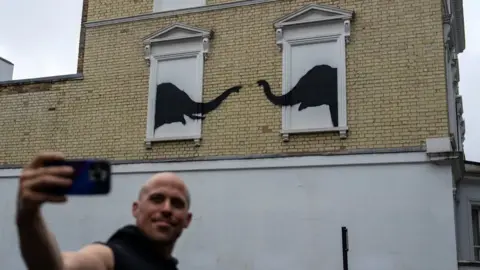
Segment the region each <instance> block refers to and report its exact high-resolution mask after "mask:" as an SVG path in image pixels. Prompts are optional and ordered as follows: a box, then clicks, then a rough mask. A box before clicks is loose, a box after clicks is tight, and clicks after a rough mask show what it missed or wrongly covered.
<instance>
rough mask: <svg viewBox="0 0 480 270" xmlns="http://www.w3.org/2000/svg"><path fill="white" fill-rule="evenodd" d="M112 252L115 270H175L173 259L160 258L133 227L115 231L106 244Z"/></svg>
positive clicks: (151, 245)
mask: <svg viewBox="0 0 480 270" xmlns="http://www.w3.org/2000/svg"><path fill="white" fill-rule="evenodd" d="M98 243H100V244H103V245H106V246H108V247H109V248H110V249H112V251H113V257H114V268H113V269H115V270H177V264H178V261H177V260H176V259H175V258H173V257H172V258H169V259H167V258H161V257H159V256H158V255H156V254H155V253H154V248H153V243H152V241H151V240H150V239H148V238H147V237H146V236H145V235H144V234H143V233H142V232H141V231H140V229H138V228H137V227H136V226H134V225H127V226H125V227H123V228H120V229H119V230H117V231H116V232H115V233H114V234H113V235H112V236H111V237H110V238H109V239H108V241H107V242H106V243H103V242H98Z"/></svg>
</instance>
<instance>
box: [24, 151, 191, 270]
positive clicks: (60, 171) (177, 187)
mask: <svg viewBox="0 0 480 270" xmlns="http://www.w3.org/2000/svg"><path fill="white" fill-rule="evenodd" d="M63 159H64V155H63V154H61V153H42V154H40V155H38V156H36V157H35V158H34V159H33V160H32V162H30V164H28V165H27V166H26V167H25V168H24V170H23V171H22V173H21V175H20V184H19V190H18V197H17V212H16V222H17V229H18V236H19V242H20V250H21V253H22V258H23V260H24V262H25V264H26V265H27V267H28V269H29V270H36V269H39V270H40V269H41V270H45V269H51V270H130V269H132V270H133V269H135V270H150V269H152V270H154V269H155V270H160V269H165V270H175V269H177V260H176V259H175V258H174V257H173V256H172V251H173V248H174V246H175V242H176V241H177V239H178V238H179V237H180V236H181V234H182V232H183V230H184V229H186V228H187V227H188V225H189V224H190V221H191V219H192V214H191V213H190V212H189V207H190V195H189V191H188V189H187V186H186V185H185V183H184V182H183V181H182V179H180V178H179V177H178V176H177V175H175V174H173V173H159V174H155V175H153V176H152V177H151V178H150V179H148V181H147V182H146V183H145V184H144V185H143V186H142V187H141V189H140V192H139V194H138V198H137V200H136V201H134V202H133V204H132V215H133V217H134V218H135V220H136V224H135V225H127V226H124V227H122V228H120V229H118V230H117V231H116V232H115V233H114V234H113V235H112V236H111V237H110V238H109V239H108V240H107V241H106V242H97V243H92V244H89V245H86V246H84V247H83V248H81V249H80V250H78V251H75V252H61V251H60V250H59V248H58V245H57V243H56V241H55V238H54V236H53V234H52V233H50V231H49V230H48V229H47V227H46V225H45V222H44V220H43V217H42V214H41V211H40V208H41V206H42V205H43V204H44V203H64V202H66V201H67V198H66V197H65V196H54V195H50V194H47V193H42V191H41V190H42V188H43V187H47V186H48V187H54V186H69V185H70V184H71V179H70V178H69V177H70V176H71V174H72V172H73V170H72V168H70V167H66V166H62V167H42V164H43V163H44V162H45V161H47V160H63ZM105 218H106V219H107V218H108V213H105Z"/></svg>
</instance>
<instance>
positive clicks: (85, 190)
mask: <svg viewBox="0 0 480 270" xmlns="http://www.w3.org/2000/svg"><path fill="white" fill-rule="evenodd" d="M65 165H66V166H71V167H72V168H73V170H74V173H73V175H72V185H71V186H70V187H69V188H54V189H49V191H48V192H51V193H53V194H56V195H105V194H108V193H110V188H111V165H110V163H109V162H108V161H105V160H64V161H48V162H45V164H44V166H46V167H48V166H65Z"/></svg>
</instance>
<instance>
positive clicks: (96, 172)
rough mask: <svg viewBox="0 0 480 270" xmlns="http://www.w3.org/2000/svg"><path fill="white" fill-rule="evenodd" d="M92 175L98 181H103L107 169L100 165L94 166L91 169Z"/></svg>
mask: <svg viewBox="0 0 480 270" xmlns="http://www.w3.org/2000/svg"><path fill="white" fill-rule="evenodd" d="M90 176H91V178H92V180H93V181H95V182H98V181H103V180H105V179H104V178H105V171H104V170H103V169H102V168H101V167H99V166H95V165H94V166H93V167H92V168H91V169H90Z"/></svg>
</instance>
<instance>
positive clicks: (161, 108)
mask: <svg viewBox="0 0 480 270" xmlns="http://www.w3.org/2000/svg"><path fill="white" fill-rule="evenodd" d="M241 88H242V86H241V85H237V86H234V87H232V88H230V89H227V90H226V91H224V92H223V93H222V94H220V96H218V97H217V98H215V99H214V100H212V101H210V102H207V103H201V102H195V101H193V100H192V99H191V98H190V96H189V95H188V94H187V93H185V92H184V91H182V90H180V89H179V88H178V87H177V86H176V85H175V84H173V83H170V82H165V83H161V84H159V85H158V86H157V96H156V101H155V121H154V122H155V124H154V130H155V129H157V128H159V127H161V126H162V125H164V124H170V123H176V122H180V123H182V124H183V125H185V124H186V121H185V116H188V117H189V118H190V119H192V120H197V119H205V115H206V114H208V113H209V112H211V111H213V110H215V109H216V108H217V107H218V106H220V104H221V103H222V102H223V101H224V100H225V99H226V98H227V97H228V96H229V95H230V94H232V93H234V92H236V93H238V92H239V90H240V89H241Z"/></svg>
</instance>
